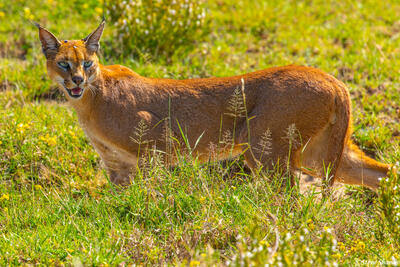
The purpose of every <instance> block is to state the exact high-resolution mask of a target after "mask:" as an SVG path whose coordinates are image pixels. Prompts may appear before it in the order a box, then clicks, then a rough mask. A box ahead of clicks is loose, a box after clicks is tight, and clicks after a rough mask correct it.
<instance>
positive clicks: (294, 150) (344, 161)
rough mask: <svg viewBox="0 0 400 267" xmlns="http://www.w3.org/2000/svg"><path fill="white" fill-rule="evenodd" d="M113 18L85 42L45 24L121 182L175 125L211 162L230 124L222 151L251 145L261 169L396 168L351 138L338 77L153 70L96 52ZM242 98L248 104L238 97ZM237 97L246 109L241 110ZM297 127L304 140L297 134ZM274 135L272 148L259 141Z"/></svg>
mask: <svg viewBox="0 0 400 267" xmlns="http://www.w3.org/2000/svg"><path fill="white" fill-rule="evenodd" d="M104 25H105V24H104V21H103V22H102V23H101V24H100V25H99V27H98V28H97V29H96V30H95V31H94V32H92V33H91V34H89V35H88V36H87V37H86V38H84V39H82V40H62V41H60V40H58V39H57V38H56V37H55V36H54V35H53V34H52V33H51V32H49V31H48V30H46V29H45V28H43V27H41V26H40V25H37V26H38V28H39V37H40V41H41V43H42V48H43V53H44V55H45V56H46V58H47V71H48V74H49V76H50V78H51V79H52V80H54V81H56V82H57V83H58V84H59V85H60V86H61V88H62V90H63V91H64V92H65V95H66V98H67V99H68V101H69V103H70V104H71V106H72V107H73V108H74V109H75V110H76V113H77V115H78V118H79V122H80V124H81V126H82V128H83V129H84V131H85V133H86V135H87V136H88V138H89V139H90V141H91V143H92V144H93V146H94V148H95V149H96V151H97V152H98V153H99V155H100V157H101V159H102V161H103V162H104V165H105V167H106V169H107V171H108V173H109V177H110V179H111V181H112V182H114V183H116V184H127V183H129V182H130V176H131V175H130V174H132V171H134V170H135V168H137V165H138V159H139V158H140V157H141V156H142V155H145V154H146V153H147V152H148V151H149V150H150V148H151V149H155V150H157V151H162V152H168V151H167V150H168V144H167V143H168V141H167V139H166V138H165V135H166V127H164V126H165V125H168V128H169V130H170V131H171V132H172V135H173V136H175V139H181V140H182V139H183V138H182V135H184V136H185V138H186V140H187V142H188V145H190V146H191V147H192V149H193V151H192V155H195V156H197V157H199V159H200V160H202V161H207V160H209V159H210V147H212V145H213V144H214V145H218V144H219V143H220V141H221V133H225V132H229V131H230V133H231V134H232V145H231V146H227V147H225V148H222V149H217V150H216V152H214V153H217V155H216V157H215V158H216V159H218V160H222V159H225V158H227V157H230V156H236V155H239V154H241V153H243V154H244V158H245V161H246V164H247V165H248V166H249V167H250V168H251V169H254V168H259V167H266V168H273V167H274V166H275V167H276V165H277V164H287V163H289V165H290V166H289V169H290V170H296V169H302V170H303V171H305V172H307V173H309V174H311V175H314V176H319V177H324V176H325V174H324V170H326V168H327V167H328V166H329V168H330V172H329V173H330V175H331V178H332V179H331V180H330V183H333V181H334V180H337V181H340V182H343V183H347V184H356V185H363V186H367V187H369V188H371V189H374V190H376V189H377V188H378V186H379V178H380V177H385V176H387V174H388V172H389V171H390V170H391V166H390V165H388V164H384V163H380V162H377V161H375V160H374V159H372V158H369V157H367V156H366V155H365V154H364V153H363V152H362V151H361V150H360V149H358V148H357V147H356V146H355V145H354V144H353V143H352V142H351V140H350V136H351V134H352V125H351V121H352V117H351V101H350V97H349V92H348V91H347V89H346V86H345V85H344V84H343V83H342V82H340V81H338V80H337V79H335V78H334V77H332V76H331V75H329V74H326V73H324V72H322V71H321V70H318V69H315V68H311V67H302V66H285V67H275V68H269V69H265V70H261V71H256V72H252V73H249V74H244V75H239V76H234V77H224V78H206V79H187V80H173V79H157V78H147V77H143V76H140V75H139V74H137V73H135V72H133V71H132V70H130V69H129V68H127V67H124V66H121V65H111V66H104V65H101V64H100V62H99V59H98V57H97V54H96V53H97V51H98V49H99V40H100V37H101V35H102V32H103V29H104ZM238 92H239V94H238ZM238 95H239V96H240V97H239V98H238V97H237V96H238ZM235 96H236V99H239V100H240V101H239V102H241V103H239V104H238V103H232V99H233V98H235ZM233 102H235V101H233ZM236 102H238V100H237V101H236ZM232 105H233V106H235V105H237V107H238V109H240V112H242V114H241V115H238V116H235V114H234V115H233V116H232V109H233V108H234V107H233V108H232ZM240 105H241V106H240ZM244 112H245V113H246V114H245V115H243V113H244ZM236 115H237V114H236ZM140 123H142V126H143V124H145V125H147V129H148V131H147V132H146V135H145V138H146V140H147V141H146V142H141V143H139V142H137V140H136V139H135V131H137V130H138V125H139V124H140ZM293 125H294V127H295V129H296V130H295V132H296V134H295V135H296V136H297V137H298V140H297V141H296V140H289V139H290V138H288V137H287V132H288V128H290V127H292V126H293ZM234 128H235V129H234ZM292 128H293V127H292ZM265 133H269V137H268V138H269V140H270V147H268V148H267V150H268V153H265V151H262V150H261V149H256V148H257V146H259V144H260V143H262V141H263V138H265ZM179 137H180V138H179ZM135 140H136V141H135ZM264 141H265V140H264ZM264 143H265V142H264ZM140 146H142V147H140ZM169 152H171V151H169ZM264 154H265V155H264ZM169 164H171V165H173V164H174V159H173V157H172V160H170V162H169Z"/></svg>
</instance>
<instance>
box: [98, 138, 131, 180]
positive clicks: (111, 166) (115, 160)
mask: <svg viewBox="0 0 400 267" xmlns="http://www.w3.org/2000/svg"><path fill="white" fill-rule="evenodd" d="M91 142H92V144H93V146H94V148H95V149H96V151H97V152H98V153H99V155H100V158H101V160H102V161H103V163H104V165H105V168H106V170H107V172H108V175H109V176H110V180H111V182H112V183H114V184H117V185H129V184H130V177H131V175H132V174H133V172H134V171H135V169H136V166H137V158H136V156H134V155H131V154H129V153H127V152H125V151H121V150H119V149H115V148H114V149H113V148H112V147H110V146H107V145H105V144H104V143H102V142H100V141H98V140H96V139H95V138H91Z"/></svg>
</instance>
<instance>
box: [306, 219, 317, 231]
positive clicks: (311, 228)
mask: <svg viewBox="0 0 400 267" xmlns="http://www.w3.org/2000/svg"><path fill="white" fill-rule="evenodd" d="M307 224H308V228H309V229H310V230H314V229H315V225H314V223H313V221H312V220H311V219H308V220H307Z"/></svg>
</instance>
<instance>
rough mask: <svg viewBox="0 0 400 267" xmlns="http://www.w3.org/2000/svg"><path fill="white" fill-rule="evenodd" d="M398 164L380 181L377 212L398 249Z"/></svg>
mask: <svg viewBox="0 0 400 267" xmlns="http://www.w3.org/2000/svg"><path fill="white" fill-rule="evenodd" d="M394 170H400V166H399V163H398V162H397V163H396V164H395V168H394V169H393V171H392V172H391V174H390V175H389V177H387V178H382V179H380V180H381V182H380V189H379V193H380V194H379V210H380V219H381V222H382V225H383V226H384V227H385V228H387V229H388V230H389V232H390V233H391V235H392V237H393V240H394V242H396V244H397V246H398V247H399V248H400V179H399V172H398V171H397V172H396V171H394Z"/></svg>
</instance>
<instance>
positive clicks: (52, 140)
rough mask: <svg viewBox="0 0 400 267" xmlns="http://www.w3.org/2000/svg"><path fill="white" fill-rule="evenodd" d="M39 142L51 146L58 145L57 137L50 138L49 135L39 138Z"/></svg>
mask: <svg viewBox="0 0 400 267" xmlns="http://www.w3.org/2000/svg"><path fill="white" fill-rule="evenodd" d="M39 140H40V141H42V142H44V143H46V144H47V145H49V146H55V145H56V144H57V137H56V136H50V135H49V134H46V135H45V136H39Z"/></svg>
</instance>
